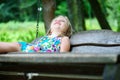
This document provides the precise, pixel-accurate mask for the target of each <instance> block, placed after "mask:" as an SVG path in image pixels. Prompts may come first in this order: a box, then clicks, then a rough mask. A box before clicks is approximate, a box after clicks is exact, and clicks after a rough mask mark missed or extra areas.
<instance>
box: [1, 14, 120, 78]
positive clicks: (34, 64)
mask: <svg viewBox="0 0 120 80" xmlns="http://www.w3.org/2000/svg"><path fill="white" fill-rule="evenodd" d="M38 16H39V15H38ZM38 22H39V19H37V33H36V38H37V37H38V26H39V25H38ZM36 40H37V39H36ZM36 40H34V41H33V42H32V43H34V42H35V41H36ZM70 41H71V51H70V52H67V53H52V54H49V53H44V54H39V53H30V54H29V53H28V54H27V53H23V52H11V53H8V54H0V80H20V79H22V80H40V79H43V80H120V33H119V32H113V31H111V30H93V31H82V32H80V33H76V34H74V35H72V36H71V38H70Z"/></svg>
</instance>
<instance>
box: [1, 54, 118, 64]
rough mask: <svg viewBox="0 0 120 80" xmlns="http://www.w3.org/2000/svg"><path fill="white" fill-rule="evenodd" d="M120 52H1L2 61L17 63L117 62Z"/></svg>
mask: <svg viewBox="0 0 120 80" xmlns="http://www.w3.org/2000/svg"><path fill="white" fill-rule="evenodd" d="M118 55H119V54H109V53H105V54H102V53H100V54H95V53H94V54H92V53H75V52H68V53H51V54H49V53H43V54H42V53H30V54H29V53H20V52H14V53H10V54H0V62H7V63H8V62H17V63H43V64H46V63H49V64H50V63H51V64H52V63H53V64H56V63H101V64H105V63H107V64H108V63H116V62H117V60H118Z"/></svg>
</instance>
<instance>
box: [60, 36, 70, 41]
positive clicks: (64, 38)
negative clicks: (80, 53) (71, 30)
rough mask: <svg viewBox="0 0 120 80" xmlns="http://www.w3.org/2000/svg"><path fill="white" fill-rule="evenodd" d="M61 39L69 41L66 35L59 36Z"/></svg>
mask: <svg viewBox="0 0 120 80" xmlns="http://www.w3.org/2000/svg"><path fill="white" fill-rule="evenodd" d="M61 40H62V41H69V40H70V39H69V37H68V36H63V37H62V38H61Z"/></svg>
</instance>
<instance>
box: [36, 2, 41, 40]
mask: <svg viewBox="0 0 120 80" xmlns="http://www.w3.org/2000/svg"><path fill="white" fill-rule="evenodd" d="M37 3H38V4H37V8H38V9H37V25H36V38H37V37H38V29H39V16H40V11H41V7H40V0H38V1H37Z"/></svg>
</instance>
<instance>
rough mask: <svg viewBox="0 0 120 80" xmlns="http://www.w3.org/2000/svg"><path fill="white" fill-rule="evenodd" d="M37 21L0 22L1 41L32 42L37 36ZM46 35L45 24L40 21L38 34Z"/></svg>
mask: <svg viewBox="0 0 120 80" xmlns="http://www.w3.org/2000/svg"><path fill="white" fill-rule="evenodd" d="M35 26H36V22H22V23H21V22H15V21H10V22H8V23H1V24H0V41H6V42H9V41H11V42H13V41H26V42H31V41H33V40H34V39H35V38H36V28H35ZM43 35H45V29H44V24H43V23H40V26H39V34H38V36H43Z"/></svg>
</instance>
